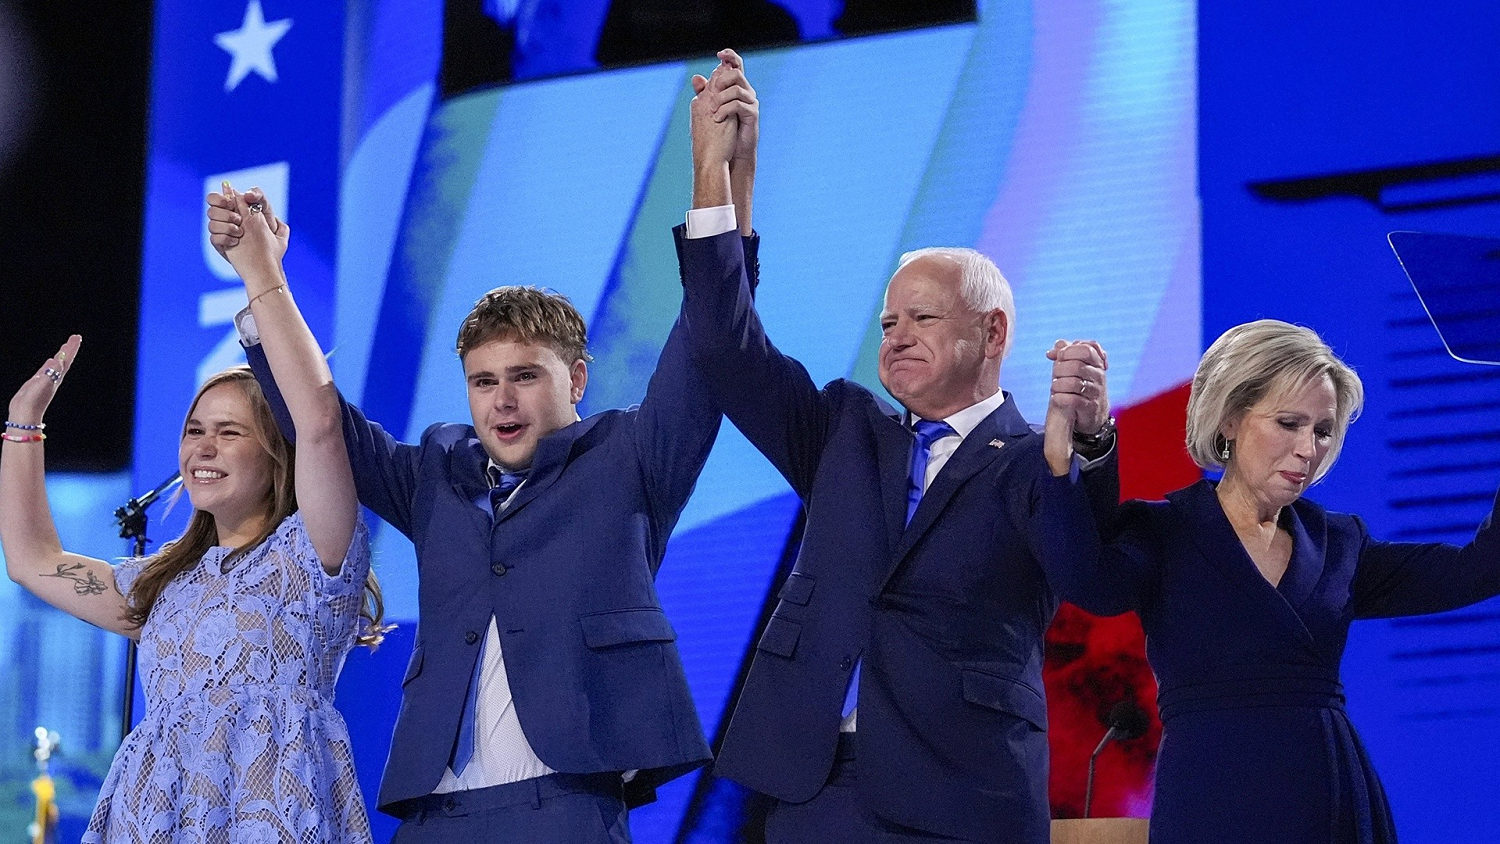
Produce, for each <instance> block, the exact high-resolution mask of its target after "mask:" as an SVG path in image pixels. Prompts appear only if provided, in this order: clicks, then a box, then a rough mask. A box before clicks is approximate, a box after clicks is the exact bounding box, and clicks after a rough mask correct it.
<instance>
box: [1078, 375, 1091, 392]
mask: <svg viewBox="0 0 1500 844" xmlns="http://www.w3.org/2000/svg"><path fill="white" fill-rule="evenodd" d="M1088 388H1089V382H1088V381H1086V380H1084V379H1082V378H1080V379H1078V395H1080V396H1081V395H1083V394H1084V392H1086V391H1087V390H1088Z"/></svg>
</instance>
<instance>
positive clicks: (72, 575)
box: [38, 563, 106, 595]
mask: <svg viewBox="0 0 1500 844" xmlns="http://www.w3.org/2000/svg"><path fill="white" fill-rule="evenodd" d="M38 576H39V577H60V578H62V579H63V580H71V581H72V582H73V592H74V594H77V595H102V594H104V589H105V585H106V584H105V583H104V581H102V580H100V579H99V578H98V577H95V576H94V573H93V572H91V571H89V570H88V567H86V566H85V565H84V564H83V563H58V564H57V571H56V572H55V573H53V574H43V575H38Z"/></svg>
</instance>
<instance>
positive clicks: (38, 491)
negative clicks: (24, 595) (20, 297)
mask: <svg viewBox="0 0 1500 844" xmlns="http://www.w3.org/2000/svg"><path fill="white" fill-rule="evenodd" d="M81 342H82V338H80V337H79V336H78V335H77V334H74V335H73V336H72V337H69V338H68V342H66V343H64V344H63V346H62V348H61V349H58V350H57V354H56V355H54V356H52V357H50V358H48V359H47V360H46V362H45V363H43V364H42V366H41V367H40V368H39V369H37V371H36V374H35V375H32V376H31V377H30V378H29V379H27V381H26V383H24V384H22V385H21V389H19V390H17V391H16V394H15V395H14V396H13V397H11V400H10V410H9V413H8V414H7V416H6V417H5V419H6V422H5V432H4V436H5V440H4V443H3V446H4V447H3V448H0V544H3V545H4V548H5V569H6V573H7V574H8V575H10V579H11V580H13V581H15V582H16V583H18V584H20V585H21V586H22V587H24V588H25V589H26V591H28V592H30V593H31V594H33V595H35V596H37V597H38V598H41V599H42V600H43V601H46V602H47V603H49V604H51V605H52V606H54V607H57V608H58V609H60V610H62V611H63V612H65V613H68V614H69V615H71V616H74V617H75V618H81V619H83V620H84V621H87V622H88V623H90V624H93V625H96V626H98V627H102V628H104V629H105V630H111V631H113V632H115V633H121V634H124V635H126V636H131V637H136V636H138V635H139V632H138V631H137V630H135V629H134V628H132V627H130V626H129V625H128V624H127V623H126V622H125V611H126V609H127V605H126V600H125V596H124V595H122V594H120V591H119V589H117V588H116V587H115V578H114V573H113V570H112V569H111V568H110V565H109V563H106V562H105V561H103V560H97V559H94V558H93V557H85V556H82V555H81V554H74V553H71V552H69V551H65V550H63V547H62V541H61V540H60V539H58V536H57V526H56V524H55V523H54V522H53V521H52V508H51V507H50V506H48V504H47V482H46V466H45V461H44V459H43V457H44V456H43V447H42V446H43V439H44V438H45V436H46V433H47V432H46V422H45V421H43V419H44V417H45V416H46V412H47V406H48V405H49V404H51V403H52V397H53V396H54V395H56V394H57V388H58V387H59V386H60V385H61V384H62V380H63V377H64V376H65V375H66V374H67V372H68V368H69V367H70V366H71V365H72V364H73V363H74V362H75V361H76V360H77V359H78V346H79V344H80V343H81Z"/></svg>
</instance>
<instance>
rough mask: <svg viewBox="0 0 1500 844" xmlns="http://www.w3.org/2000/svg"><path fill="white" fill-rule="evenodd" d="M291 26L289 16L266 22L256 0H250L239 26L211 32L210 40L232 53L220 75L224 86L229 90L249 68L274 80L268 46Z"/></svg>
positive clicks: (273, 59)
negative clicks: (214, 33) (222, 76)
mask: <svg viewBox="0 0 1500 844" xmlns="http://www.w3.org/2000/svg"><path fill="white" fill-rule="evenodd" d="M291 28H292V19H291V18H282V19H281V20H279V21H271V22H270V23H266V16H265V14H264V13H263V12H261V10H260V0H250V4H249V5H248V6H246V7H245V20H244V21H242V22H241V23H240V28H239V29H231V30H230V31H228V32H221V33H219V34H218V35H215V36H214V43H215V44H217V45H219V46H220V47H221V48H223V49H224V51H225V52H227V53H229V55H231V56H233V57H234V60H233V61H232V62H230V63H229V75H228V76H226V77H225V78H224V90H226V91H233V90H234V89H235V88H236V87H238V86H239V84H240V82H241V81H243V80H244V78H245V77H246V76H249V75H250V71H252V70H253V71H255V72H256V73H258V74H260V76H261V78H262V79H264V80H266V81H267V82H275V81H276V59H275V58H273V57H272V56H271V48H272V47H274V46H276V42H277V41H280V40H281V36H283V35H286V31H287V30H288V29H291Z"/></svg>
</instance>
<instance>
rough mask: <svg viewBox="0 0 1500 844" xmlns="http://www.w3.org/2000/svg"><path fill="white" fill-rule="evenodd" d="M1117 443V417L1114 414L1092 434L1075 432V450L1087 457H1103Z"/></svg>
mask: <svg viewBox="0 0 1500 844" xmlns="http://www.w3.org/2000/svg"><path fill="white" fill-rule="evenodd" d="M1114 444H1115V418H1114V417H1113V416H1111V417H1109V418H1108V419H1105V420H1104V424H1103V425H1102V426H1100V428H1099V430H1098V431H1097V432H1095V433H1092V434H1082V433H1079V432H1078V431H1074V432H1073V450H1074V451H1077V452H1078V453H1079V454H1080V455H1082V456H1083V457H1084V458H1085V459H1091V458H1095V457H1102V456H1104V455H1105V454H1107V453H1109V450H1110V449H1111V448H1112V447H1114Z"/></svg>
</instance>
